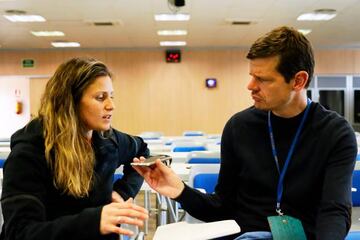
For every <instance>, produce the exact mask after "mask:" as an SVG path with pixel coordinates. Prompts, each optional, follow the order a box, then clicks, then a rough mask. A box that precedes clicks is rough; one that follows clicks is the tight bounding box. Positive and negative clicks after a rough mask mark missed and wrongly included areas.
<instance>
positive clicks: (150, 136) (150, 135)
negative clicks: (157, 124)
mask: <svg viewBox="0 0 360 240" xmlns="http://www.w3.org/2000/svg"><path fill="white" fill-rule="evenodd" d="M139 136H140V137H141V138H143V139H144V140H155V139H160V138H161V137H162V136H164V134H163V133H162V132H142V133H140V134H139Z"/></svg>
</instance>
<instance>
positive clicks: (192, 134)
mask: <svg viewBox="0 0 360 240" xmlns="http://www.w3.org/2000/svg"><path fill="white" fill-rule="evenodd" d="M183 136H186V137H199V136H205V133H204V132H202V131H184V132H183Z"/></svg>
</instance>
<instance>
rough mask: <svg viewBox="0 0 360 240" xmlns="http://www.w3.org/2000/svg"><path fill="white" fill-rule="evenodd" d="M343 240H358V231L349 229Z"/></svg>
mask: <svg viewBox="0 0 360 240" xmlns="http://www.w3.org/2000/svg"><path fill="white" fill-rule="evenodd" d="M345 240H360V231H350V232H349V233H348V235H347V236H346V238H345Z"/></svg>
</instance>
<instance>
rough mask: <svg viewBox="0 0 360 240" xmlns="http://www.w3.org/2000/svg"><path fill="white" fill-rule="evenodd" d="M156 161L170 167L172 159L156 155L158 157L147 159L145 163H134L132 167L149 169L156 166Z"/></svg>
mask: <svg viewBox="0 0 360 240" xmlns="http://www.w3.org/2000/svg"><path fill="white" fill-rule="evenodd" d="M156 159H160V161H161V162H163V163H164V164H165V165H167V166H170V164H171V161H172V158H171V156H169V155H156V156H150V157H148V158H146V159H145V161H144V162H132V163H131V165H132V166H145V167H149V166H151V165H154V164H155V161H156Z"/></svg>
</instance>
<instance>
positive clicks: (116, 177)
mask: <svg viewBox="0 0 360 240" xmlns="http://www.w3.org/2000/svg"><path fill="white" fill-rule="evenodd" d="M123 176H124V174H122V173H115V174H114V176H113V182H116V181H117V180H118V179H121V178H122V177H123Z"/></svg>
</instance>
